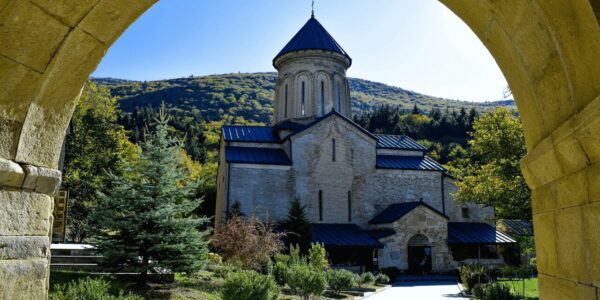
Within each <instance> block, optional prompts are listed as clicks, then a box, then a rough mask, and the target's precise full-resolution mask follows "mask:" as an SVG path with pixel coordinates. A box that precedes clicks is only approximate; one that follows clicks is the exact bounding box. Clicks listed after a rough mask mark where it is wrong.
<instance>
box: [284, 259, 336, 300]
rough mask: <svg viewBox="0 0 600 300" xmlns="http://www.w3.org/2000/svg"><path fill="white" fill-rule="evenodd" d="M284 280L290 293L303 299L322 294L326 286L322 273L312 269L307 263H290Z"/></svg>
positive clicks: (306, 299)
mask: <svg viewBox="0 0 600 300" xmlns="http://www.w3.org/2000/svg"><path fill="white" fill-rule="evenodd" d="M285 282H286V283H287V285H288V286H289V287H290V289H291V290H292V293H294V294H296V295H298V296H300V297H301V298H302V299H304V300H308V299H309V298H310V296H311V295H315V296H320V295H322V294H323V292H325V289H326V288H327V279H326V278H325V275H324V273H323V272H322V271H317V270H314V269H313V268H311V267H310V266H309V265H308V264H295V265H291V266H290V267H289V269H288V271H287V272H286V276H285Z"/></svg>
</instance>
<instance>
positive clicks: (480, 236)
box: [448, 222, 516, 245]
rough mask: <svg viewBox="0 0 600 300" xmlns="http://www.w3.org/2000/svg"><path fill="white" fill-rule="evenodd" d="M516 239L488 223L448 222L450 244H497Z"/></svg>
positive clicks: (507, 242)
mask: <svg viewBox="0 0 600 300" xmlns="http://www.w3.org/2000/svg"><path fill="white" fill-rule="evenodd" d="M512 243H516V241H515V240H514V239H513V238H512V237H510V236H509V235H507V234H504V233H502V232H500V231H498V230H496V228H494V227H493V226H490V225H489V224H486V223H467V222H448V245H485V244H487V245H496V244H512Z"/></svg>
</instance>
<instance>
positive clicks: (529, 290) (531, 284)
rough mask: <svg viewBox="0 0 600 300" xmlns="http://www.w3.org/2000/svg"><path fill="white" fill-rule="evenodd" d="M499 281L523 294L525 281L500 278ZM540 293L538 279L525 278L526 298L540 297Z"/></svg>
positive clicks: (516, 292) (518, 293)
mask: <svg viewBox="0 0 600 300" xmlns="http://www.w3.org/2000/svg"><path fill="white" fill-rule="evenodd" d="M498 282H499V283H501V284H504V285H507V286H509V287H510V288H511V289H512V290H513V292H514V293H515V294H517V295H522V294H523V281H521V280H512V279H504V278H499V279H498ZM539 297H540V293H539V291H538V279H537V278H530V279H526V280H525V298H526V299H531V300H533V299H539Z"/></svg>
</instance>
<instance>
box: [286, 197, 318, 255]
mask: <svg viewBox="0 0 600 300" xmlns="http://www.w3.org/2000/svg"><path fill="white" fill-rule="evenodd" d="M305 209H306V207H305V206H304V205H302V203H300V200H299V199H298V198H295V199H294V200H293V201H292V205H291V206H290V210H289V212H288V216H287V220H286V221H285V224H284V225H285V228H286V230H287V231H288V235H287V237H288V242H289V244H290V245H298V246H299V247H300V250H301V251H302V252H303V253H306V251H308V249H309V248H310V242H311V239H312V233H311V226H310V221H309V220H308V217H306V211H305Z"/></svg>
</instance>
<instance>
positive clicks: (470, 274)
mask: <svg viewBox="0 0 600 300" xmlns="http://www.w3.org/2000/svg"><path fill="white" fill-rule="evenodd" d="M459 272H460V280H461V281H462V284H463V285H464V286H465V289H466V290H467V292H471V289H472V288H473V287H475V285H477V284H479V283H488V282H489V281H490V279H489V276H488V275H487V269H486V268H485V267H484V266H482V265H479V264H473V265H463V266H460V267H459Z"/></svg>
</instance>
